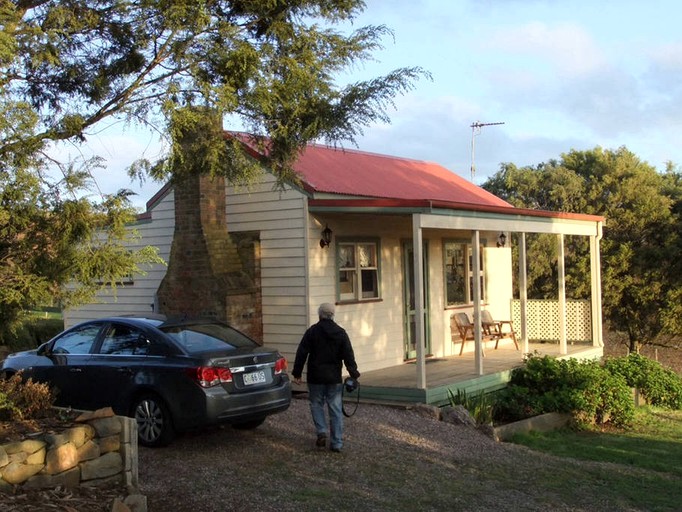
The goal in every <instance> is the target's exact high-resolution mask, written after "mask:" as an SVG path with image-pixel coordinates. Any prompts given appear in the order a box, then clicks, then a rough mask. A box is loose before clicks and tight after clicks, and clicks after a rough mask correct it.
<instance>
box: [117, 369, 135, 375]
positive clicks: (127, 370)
mask: <svg viewBox="0 0 682 512" xmlns="http://www.w3.org/2000/svg"><path fill="white" fill-rule="evenodd" d="M116 371H117V372H118V373H125V374H126V375H132V373H133V371H132V370H131V369H130V368H117V369H116Z"/></svg>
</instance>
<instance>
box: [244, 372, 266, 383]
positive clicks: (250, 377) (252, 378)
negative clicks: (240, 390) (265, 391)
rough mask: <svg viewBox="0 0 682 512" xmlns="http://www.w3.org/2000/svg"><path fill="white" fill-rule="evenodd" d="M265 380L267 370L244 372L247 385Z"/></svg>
mask: <svg viewBox="0 0 682 512" xmlns="http://www.w3.org/2000/svg"><path fill="white" fill-rule="evenodd" d="M263 382H265V371H263V370H260V371H258V372H251V373H245V374H244V385H245V386H250V385H251V384H262V383H263Z"/></svg>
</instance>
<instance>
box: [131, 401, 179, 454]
mask: <svg viewBox="0 0 682 512" xmlns="http://www.w3.org/2000/svg"><path fill="white" fill-rule="evenodd" d="M131 416H132V417H133V418H134V419H135V422H136V423H137V436H138V441H139V442H140V444H141V445H143V446H151V447H156V446H165V445H167V444H168V443H170V442H171V441H172V440H173V438H174V437H175V430H174V428H173V421H172V418H171V415H170V412H169V411H168V407H166V404H165V403H164V402H163V400H161V399H160V398H159V397H158V396H156V395H151V394H147V395H142V396H140V397H138V398H137V399H136V400H135V402H134V403H133V406H132V411H131Z"/></svg>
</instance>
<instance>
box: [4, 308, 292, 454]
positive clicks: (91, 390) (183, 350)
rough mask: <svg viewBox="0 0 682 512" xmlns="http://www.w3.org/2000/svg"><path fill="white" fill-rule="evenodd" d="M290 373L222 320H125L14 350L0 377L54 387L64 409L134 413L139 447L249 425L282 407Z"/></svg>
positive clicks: (82, 327) (93, 324)
mask: <svg viewBox="0 0 682 512" xmlns="http://www.w3.org/2000/svg"><path fill="white" fill-rule="evenodd" d="M286 370H287V362H286V359H285V358H284V357H282V356H281V355H280V354H279V352H277V351H276V350H272V349H268V348H266V347H263V346H260V345H259V344H258V343H256V342H255V341H253V340H252V339H250V338H249V337H247V336H246V335H244V334H243V333H241V332H239V331H237V330H235V329H233V328H232V327H229V326H228V325H226V324H223V323H220V322H216V321H204V320H201V321H170V320H164V319H161V318H139V317H125V316H123V317H111V318H102V319H99V320H92V321H89V322H83V323H81V324H78V325H76V326H74V327H72V328H70V329H67V330H66V331H64V332H63V333H61V334H59V335H58V336H56V337H55V338H53V339H52V340H50V341H48V342H47V343H44V344H43V345H41V346H40V347H38V348H37V349H35V350H27V351H24V352H17V353H14V354H10V355H9V356H8V357H7V359H5V361H3V363H2V368H1V369H0V373H1V374H2V375H3V376H10V375H12V374H14V373H16V372H19V371H21V372H22V374H23V376H24V378H29V377H32V378H33V380H37V381H40V382H46V383H48V384H50V385H51V386H52V387H54V388H55V389H56V390H57V400H56V405H59V406H62V407H72V408H74V409H84V410H94V409H99V408H102V407H108V406H110V407H112V408H113V410H114V412H115V413H117V414H120V415H125V416H130V417H132V418H135V420H136V421H137V426H138V435H139V442H140V444H143V445H145V446H163V445H166V444H168V443H170V442H171V440H172V439H173V438H174V436H175V434H176V433H177V432H181V431H185V430H189V429H194V428H199V427H205V426H209V425H216V424H221V423H229V424H232V425H233V426H234V427H236V428H244V429H252V428H256V427H258V426H259V425H260V424H262V423H263V422H264V421H265V418H266V416H268V415H269V414H275V413H278V412H281V411H284V410H286V409H287V408H288V407H289V404H290V402H291V383H290V381H289V377H288V375H287V372H286Z"/></svg>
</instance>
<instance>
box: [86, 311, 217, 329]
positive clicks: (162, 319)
mask: <svg viewBox="0 0 682 512" xmlns="http://www.w3.org/2000/svg"><path fill="white" fill-rule="evenodd" d="M89 322H126V323H130V324H133V325H147V326H152V327H157V328H158V327H163V326H171V325H172V326H180V325H196V324H197V323H200V324H201V323H212V324H224V325H227V324H225V322H220V321H218V320H216V319H215V318H201V317H188V316H173V317H168V316H166V315H162V314H159V313H143V314H129V315H128V314H126V315H115V316H109V317H104V318H97V319H93V320H89ZM83 323H87V322H83Z"/></svg>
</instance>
